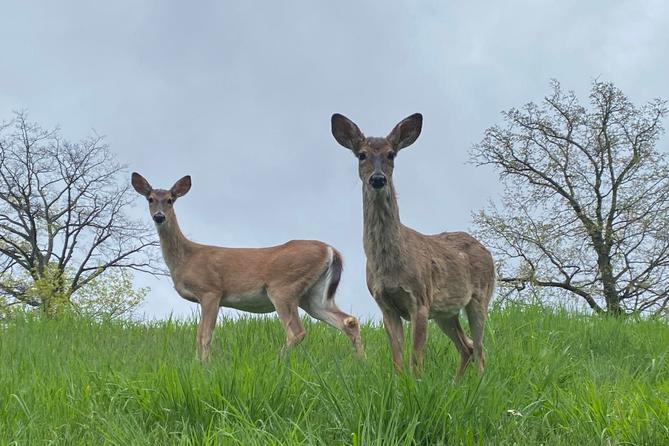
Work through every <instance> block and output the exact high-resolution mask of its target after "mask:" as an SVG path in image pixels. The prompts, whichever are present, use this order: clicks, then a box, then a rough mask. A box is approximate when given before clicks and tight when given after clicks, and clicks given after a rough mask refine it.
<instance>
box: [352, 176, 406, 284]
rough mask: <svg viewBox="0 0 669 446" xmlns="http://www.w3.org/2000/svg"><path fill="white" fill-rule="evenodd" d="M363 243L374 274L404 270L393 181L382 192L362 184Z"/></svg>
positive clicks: (402, 245) (402, 247) (400, 230)
mask: <svg viewBox="0 0 669 446" xmlns="http://www.w3.org/2000/svg"><path fill="white" fill-rule="evenodd" d="M362 195H363V219H364V236H363V244H364V248H365V254H366V256H367V263H368V266H369V267H370V268H371V270H372V271H373V272H375V273H377V274H395V273H396V272H398V271H400V270H403V269H404V262H405V260H406V259H405V256H404V252H405V249H404V240H403V237H402V224H401V223H400V211H399V208H398V206H397V195H396V194H395V188H394V187H393V185H392V182H389V183H388V185H387V186H386V188H384V190H382V191H375V190H373V189H370V188H369V187H366V186H363V192H362Z"/></svg>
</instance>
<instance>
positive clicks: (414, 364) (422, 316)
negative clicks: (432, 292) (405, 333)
mask: <svg viewBox="0 0 669 446" xmlns="http://www.w3.org/2000/svg"><path fill="white" fill-rule="evenodd" d="M427 319H428V308H427V307H426V306H419V307H418V308H417V309H416V311H415V312H414V313H413V314H412V315H411V340H412V341H413V349H412V351H411V370H412V372H413V373H414V375H417V374H418V373H420V371H421V370H422V368H423V348H424V347H425V342H426V341H427Z"/></svg>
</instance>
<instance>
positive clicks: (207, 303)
mask: <svg viewBox="0 0 669 446" xmlns="http://www.w3.org/2000/svg"><path fill="white" fill-rule="evenodd" d="M218 304H219V299H218V298H217V296H213V295H212V296H206V297H204V298H202V299H201V300H200V308H201V311H202V315H201V317H200V325H199V327H198V329H197V350H198V358H199V359H200V361H202V362H206V361H208V360H209V351H210V347H211V338H212V335H213V333H214V327H216V318H217V317H218V309H219V306H218Z"/></svg>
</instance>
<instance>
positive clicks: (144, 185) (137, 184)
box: [131, 172, 153, 197]
mask: <svg viewBox="0 0 669 446" xmlns="http://www.w3.org/2000/svg"><path fill="white" fill-rule="evenodd" d="M131 183H132V187H134V188H135V190H136V191H137V193H138V194H140V195H144V196H145V197H148V196H149V194H150V193H151V191H152V190H153V188H152V187H151V185H150V184H149V182H148V181H146V178H144V177H143V176H141V175H140V174H138V173H137V172H133V173H132V179H131Z"/></svg>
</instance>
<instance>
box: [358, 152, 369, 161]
mask: <svg viewBox="0 0 669 446" xmlns="http://www.w3.org/2000/svg"><path fill="white" fill-rule="evenodd" d="M358 159H359V160H360V161H365V160H366V159H367V154H366V153H364V152H360V153H358Z"/></svg>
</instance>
